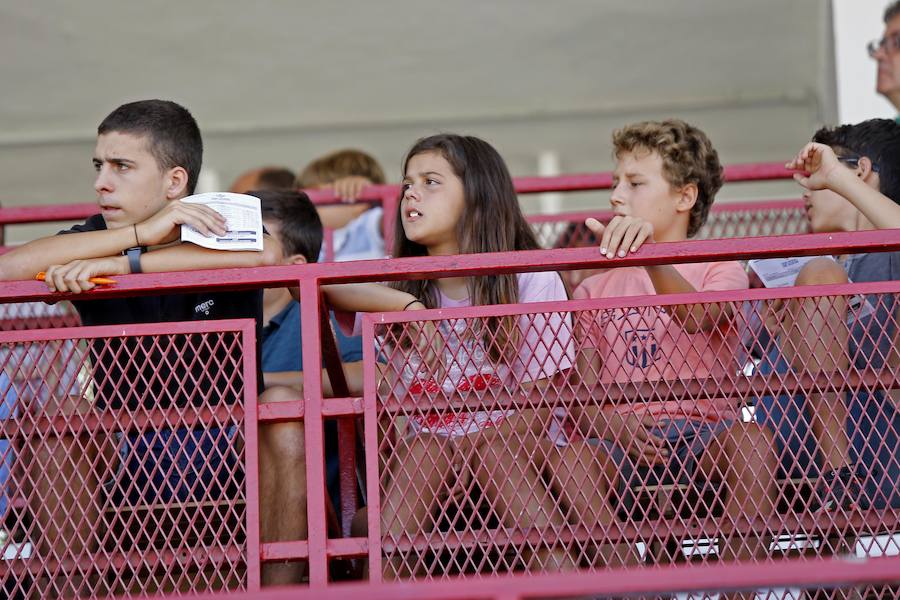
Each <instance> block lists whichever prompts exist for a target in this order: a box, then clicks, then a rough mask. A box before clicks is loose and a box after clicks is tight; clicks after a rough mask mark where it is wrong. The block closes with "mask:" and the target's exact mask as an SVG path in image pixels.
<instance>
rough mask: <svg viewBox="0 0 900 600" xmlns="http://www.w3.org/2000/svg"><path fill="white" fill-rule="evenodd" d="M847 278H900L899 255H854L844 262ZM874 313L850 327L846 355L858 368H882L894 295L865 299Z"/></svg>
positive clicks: (892, 319) (891, 329) (889, 341)
mask: <svg viewBox="0 0 900 600" xmlns="http://www.w3.org/2000/svg"><path fill="white" fill-rule="evenodd" d="M847 276H848V277H849V278H850V281H853V282H854V283H868V282H873V281H893V280H898V279H900V252H873V253H871V254H854V255H853V256H851V257H850V258H849V259H848V261H847ZM867 299H868V301H869V303H870V304H871V305H872V306H873V307H874V309H875V310H874V312H873V313H872V314H871V315H869V316H867V317H864V318H862V319H861V320H860V321H859V322H857V323H854V325H853V326H852V328H851V341H850V355H851V356H853V357H854V361H855V363H856V366H857V367H858V368H865V367H866V366H868V367H872V368H875V369H878V368H881V367H883V366H884V362H885V359H886V358H887V356H888V353H889V352H890V349H891V345H892V344H893V343H894V342H893V340H894V331H895V323H896V318H897V305H896V301H895V300H896V299H895V295H894V294H881V295H870V296H868V297H867Z"/></svg>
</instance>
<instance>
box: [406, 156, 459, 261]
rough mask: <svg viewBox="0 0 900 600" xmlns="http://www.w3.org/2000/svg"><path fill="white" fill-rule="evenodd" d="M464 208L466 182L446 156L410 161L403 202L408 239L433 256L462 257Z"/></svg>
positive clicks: (416, 157)
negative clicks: (460, 236)
mask: <svg viewBox="0 0 900 600" xmlns="http://www.w3.org/2000/svg"><path fill="white" fill-rule="evenodd" d="M464 206H465V193H464V191H463V182H462V180H461V179H460V178H459V177H457V176H456V173H454V172H453V168H452V167H451V166H450V163H449V162H447V160H446V159H445V158H444V157H443V156H441V155H440V154H439V153H437V152H432V151H429V152H422V153H420V154H416V155H415V156H413V157H412V158H410V159H409V162H408V163H407V165H406V174H405V176H404V177H403V198H402V200H401V201H400V219H401V223H402V224H403V232H404V233H405V234H406V237H407V239H409V240H410V241H412V242H416V243H417V244H421V245H423V246H425V247H426V248H427V249H428V254H431V255H439V254H440V255H446V254H459V241H458V240H457V236H456V225H457V223H459V220H460V218H462V214H463V209H464Z"/></svg>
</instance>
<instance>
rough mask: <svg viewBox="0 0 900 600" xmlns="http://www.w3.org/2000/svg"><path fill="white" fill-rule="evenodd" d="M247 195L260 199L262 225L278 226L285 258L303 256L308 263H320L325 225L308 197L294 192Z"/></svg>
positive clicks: (280, 191) (270, 191) (253, 193)
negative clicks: (270, 223)
mask: <svg viewBox="0 0 900 600" xmlns="http://www.w3.org/2000/svg"><path fill="white" fill-rule="evenodd" d="M247 193H248V194H249V195H251V196H256V197H257V198H259V200H260V207H261V208H262V218H263V221H274V222H275V223H278V229H279V236H278V237H279V241H280V242H281V246H282V248H283V249H284V255H285V256H292V255H294V254H300V255H302V256H303V257H305V258H306V262H309V263H314V262H316V261H317V260H319V252H320V251H321V249H322V221H321V220H320V219H319V213H318V212H316V207H315V206H313V203H312V201H310V199H309V196H307V195H306V194H304V193H303V192H298V191H293V190H254V191H252V192H247Z"/></svg>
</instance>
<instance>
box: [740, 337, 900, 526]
mask: <svg viewBox="0 0 900 600" xmlns="http://www.w3.org/2000/svg"><path fill="white" fill-rule="evenodd" d="M789 371H790V366H789V365H788V363H787V361H786V360H785V359H784V356H783V355H782V354H781V351H780V350H779V349H778V347H777V345H774V344H773V349H772V350H771V351H770V352H769V353H768V355H767V356H766V357H765V358H764V359H763V360H762V362H761V363H760V365H759V372H760V373H761V374H763V375H768V374H771V373H787V372H789ZM844 401H845V403H846V405H847V410H848V413H849V419H848V421H847V424H846V431H847V437H848V438H849V440H850V460H851V461H852V462H854V463H856V464H858V465H860V466H862V468H863V470H864V471H865V477H864V481H863V484H864V485H863V497H862V498H859V499H858V504H859V505H860V506H861V507H862V508H869V507H872V508H877V509H884V508H900V411H898V410H897V408H896V407H895V406H894V404H893V401H892V400H891V397H890V395H888V394H885V393H884V392H883V391H878V392H875V393H870V392H867V391H859V392H848V393H847V395H846V396H845V399H844ZM811 414H812V406H811V405H810V404H809V403H808V402H807V401H806V396H805V395H803V394H797V395H794V396H791V395H788V394H781V395H779V396H762V397H760V398H758V399H757V401H756V419H757V421H758V422H759V423H761V424H763V425H765V426H766V427H768V428H769V429H771V430H772V431H773V432H774V433H775V440H776V442H777V444H778V454H779V461H780V467H781V469H780V470H781V473H780V475H781V476H783V477H818V475H819V466H820V465H821V457H820V456H819V451H818V444H817V442H816V439H815V436H814V435H813V429H812V422H811V420H810V415H811Z"/></svg>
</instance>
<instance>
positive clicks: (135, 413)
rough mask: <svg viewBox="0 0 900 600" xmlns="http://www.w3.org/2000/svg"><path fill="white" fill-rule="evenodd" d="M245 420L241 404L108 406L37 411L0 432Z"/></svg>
mask: <svg viewBox="0 0 900 600" xmlns="http://www.w3.org/2000/svg"><path fill="white" fill-rule="evenodd" d="M243 419H244V407H243V406H242V405H241V404H240V403H235V404H233V405H222V404H219V405H215V406H198V407H193V406H185V407H171V408H158V407H155V406H154V407H148V408H139V409H130V410H129V409H126V408H121V409H117V408H109V407H104V408H103V409H101V410H100V411H91V412H86V413H75V414H58V415H47V414H37V415H29V416H25V417H18V418H14V419H12V418H9V419H4V420H3V423H2V426H0V432H2V435H3V437H4V438H17V437H29V436H31V435H33V434H34V433H35V432H38V433H40V434H42V437H43V434H46V433H49V432H53V433H55V434H57V435H62V434H67V435H68V434H78V433H85V432H90V433H96V432H106V433H109V432H119V431H123V432H124V431H136V430H137V431H143V430H145V429H148V428H155V429H160V428H163V427H192V426H194V425H205V426H215V425H221V426H222V427H225V426H228V425H240V424H241V423H242V422H243Z"/></svg>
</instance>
